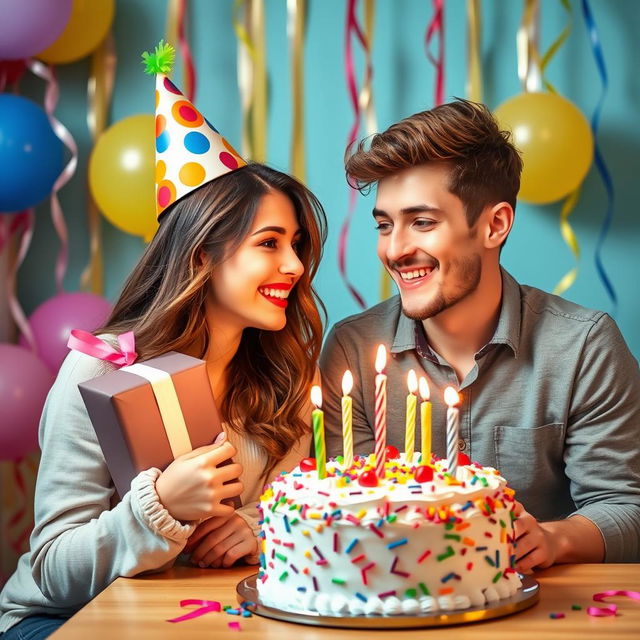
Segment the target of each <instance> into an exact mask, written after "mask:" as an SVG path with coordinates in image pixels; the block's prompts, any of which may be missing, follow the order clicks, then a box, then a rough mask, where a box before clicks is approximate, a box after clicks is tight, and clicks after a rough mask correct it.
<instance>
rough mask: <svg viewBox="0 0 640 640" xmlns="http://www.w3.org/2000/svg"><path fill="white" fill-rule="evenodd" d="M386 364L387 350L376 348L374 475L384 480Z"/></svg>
mask: <svg viewBox="0 0 640 640" xmlns="http://www.w3.org/2000/svg"><path fill="white" fill-rule="evenodd" d="M386 364H387V350H386V349H385V348H384V345H382V344H381V345H380V346H379V347H378V353H377V355H376V371H377V372H378V375H377V376H376V397H375V439H376V445H375V454H376V475H377V476H378V478H384V464H385V462H386V451H385V449H386V446H387V376H386V375H384V373H383V371H384V368H385V365H386Z"/></svg>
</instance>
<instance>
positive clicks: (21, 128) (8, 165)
mask: <svg viewBox="0 0 640 640" xmlns="http://www.w3.org/2000/svg"><path fill="white" fill-rule="evenodd" d="M63 160H64V148H63V146H62V142H61V141H60V139H59V138H58V137H57V136H56V134H55V133H54V132H53V129H52V128H51V124H50V123H49V119H48V118H47V114H46V113H45V112H44V111H43V110H42V109H41V108H40V107H39V106H38V105H37V104H36V103H35V102H32V101H31V100H29V99H27V98H23V97H22V96H14V95H11V94H8V93H2V94H0V211H1V212H5V213H6V212H12V211H19V210H21V209H27V208H28V207H32V206H34V205H36V204H38V203H39V202H40V201H41V200H42V199H43V198H44V197H45V196H46V195H47V194H48V193H49V192H50V191H51V189H52V187H53V183H54V182H55V181H56V178H57V177H58V175H59V174H60V172H61V171H62V163H63Z"/></svg>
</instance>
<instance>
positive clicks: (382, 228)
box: [376, 222, 391, 233]
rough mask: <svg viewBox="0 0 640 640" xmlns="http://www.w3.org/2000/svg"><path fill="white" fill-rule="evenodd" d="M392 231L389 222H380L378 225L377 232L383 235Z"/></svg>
mask: <svg viewBox="0 0 640 640" xmlns="http://www.w3.org/2000/svg"><path fill="white" fill-rule="evenodd" d="M390 230H391V224H390V223H388V222H378V224H377V225H376V231H380V232H381V233H384V232H385V231H390Z"/></svg>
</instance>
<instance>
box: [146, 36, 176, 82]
mask: <svg viewBox="0 0 640 640" xmlns="http://www.w3.org/2000/svg"><path fill="white" fill-rule="evenodd" d="M175 59H176V50H175V49H174V48H173V47H172V46H171V45H170V44H168V43H167V42H165V41H164V40H160V42H159V43H158V45H157V46H156V50H155V51H154V52H153V53H149V52H148V51H145V52H144V53H143V54H142V62H143V64H144V65H145V68H144V71H145V73H148V74H150V75H155V74H156V73H164V74H168V73H169V72H170V71H171V69H172V67H173V63H174V61H175Z"/></svg>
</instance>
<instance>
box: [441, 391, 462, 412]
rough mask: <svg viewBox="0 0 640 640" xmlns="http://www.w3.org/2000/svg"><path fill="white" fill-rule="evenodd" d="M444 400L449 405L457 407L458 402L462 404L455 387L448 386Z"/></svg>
mask: <svg viewBox="0 0 640 640" xmlns="http://www.w3.org/2000/svg"><path fill="white" fill-rule="evenodd" d="M444 401H445V402H446V403H447V405H448V406H449V407H455V406H456V405H457V404H460V396H459V395H458V392H457V391H456V390H455V389H454V388H453V387H447V388H446V389H445V390H444Z"/></svg>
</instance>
